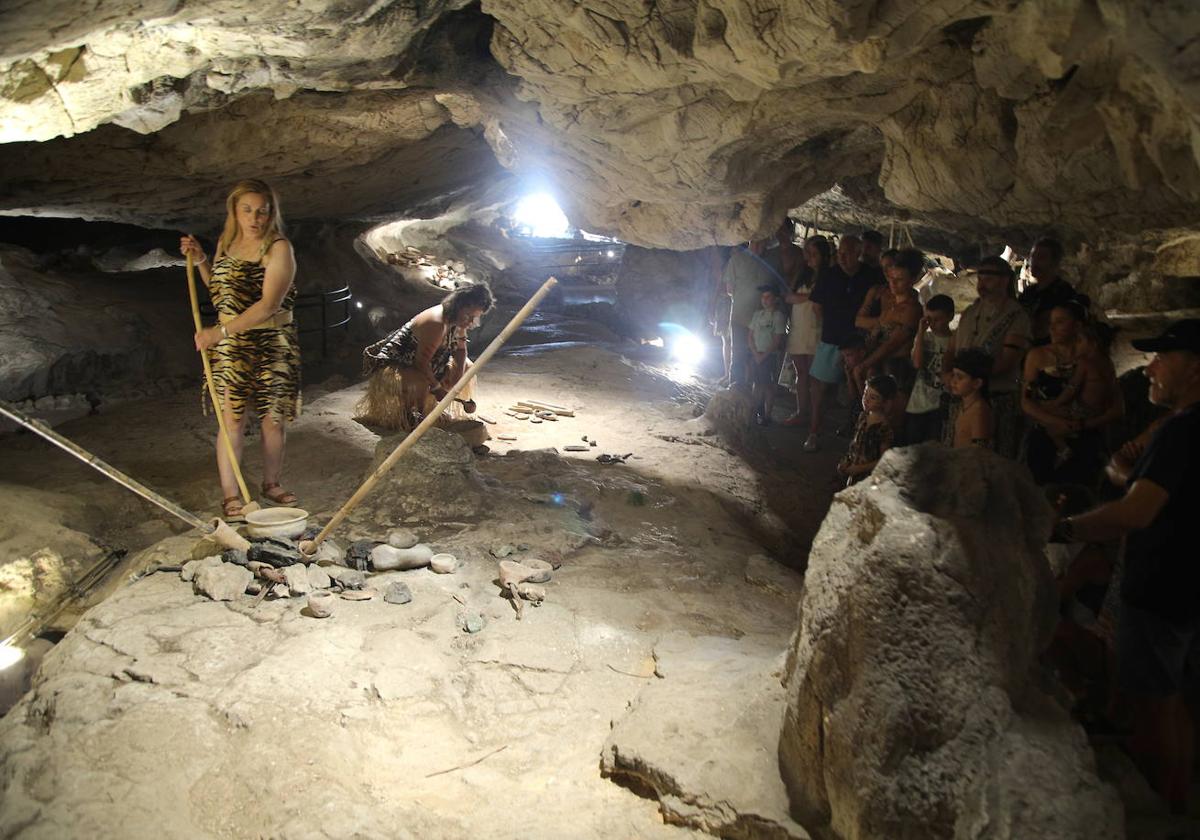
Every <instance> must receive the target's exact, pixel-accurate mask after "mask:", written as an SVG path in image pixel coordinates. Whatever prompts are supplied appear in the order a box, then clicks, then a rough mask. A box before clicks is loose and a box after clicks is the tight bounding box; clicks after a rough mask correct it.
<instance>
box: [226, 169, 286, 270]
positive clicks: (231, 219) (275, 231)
mask: <svg viewBox="0 0 1200 840" xmlns="http://www.w3.org/2000/svg"><path fill="white" fill-rule="evenodd" d="M247 193H256V194H257V195H261V196H265V197H266V199H267V202H268V203H269V205H270V207H271V220H270V222H268V224H267V231H266V233H265V234H264V235H263V241H264V242H268V243H269V242H273V241H274V240H275V239H277V238H279V237H280V236H283V215H282V214H281V213H280V212H279V196H277V195H276V194H275V190H274V189H273V188H272V187H271V185H270V184H268V183H267V182H266V181H260V180H258V179H257V178H248V179H247V180H245V181H238V182H237V183H236V184H234V185H233V189H232V190H230V191H229V196H228V197H227V198H226V199H225V228H224V230H222V231H221V238H220V239H218V240H217V251H218V252H219V253H222V254H227V253H229V246H230V245H232V244H233V241H234V240H235V239H237V238H238V236H240V235H241V230H240V229H239V228H238V223H237V203H238V199H240V198H241V197H242V196H244V195H246V194H247Z"/></svg>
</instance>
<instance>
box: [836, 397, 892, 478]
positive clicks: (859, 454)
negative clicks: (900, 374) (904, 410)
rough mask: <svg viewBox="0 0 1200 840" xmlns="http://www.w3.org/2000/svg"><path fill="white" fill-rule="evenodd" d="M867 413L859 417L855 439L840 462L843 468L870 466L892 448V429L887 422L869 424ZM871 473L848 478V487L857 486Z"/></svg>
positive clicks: (855, 426)
mask: <svg viewBox="0 0 1200 840" xmlns="http://www.w3.org/2000/svg"><path fill="white" fill-rule="evenodd" d="M868 419H869V418H868V417H867V412H865V411H864V412H863V413H862V414H860V415H858V421H857V422H856V423H855V424H854V438H853V439H852V440H851V441H850V448H849V449H848V450H847V451H846V454H845V455H844V456H842V460H841V462H840V464H841V466H842V467H843V468H845V467H850V466H854V465H855V464H869V463H871V462H872V461H878V460H879V459H880V458H882V457H883V453H884V452H886V451H887V450H888V449H891V447H892V427H891V425H890V424H889V423H888V421H887V420H882V421H880V422H878V423H870V422H868ZM867 475H869V473H867V474H864V475H852V476H847V478H846V486H847V487H849V486H850V485H852V484H857V483H858V482H860V481H862V480H863V479H864V478H866V477H867Z"/></svg>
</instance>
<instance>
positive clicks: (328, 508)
mask: <svg viewBox="0 0 1200 840" xmlns="http://www.w3.org/2000/svg"><path fill="white" fill-rule="evenodd" d="M689 387H690V386H688V385H687V384H686V383H684V384H683V385H682V386H681V385H680V384H678V383H675V382H673V381H672V380H671V379H670V378H668V377H665V376H663V375H662V374H661V372H658V371H656V370H655V369H653V368H651V367H648V366H646V365H644V364H641V363H638V362H634V361H631V360H629V359H626V358H623V357H622V356H620V355H619V354H615V353H613V352H610V351H608V350H603V349H598V348H594V347H592V348H589V347H568V348H558V349H554V348H535V349H530V350H528V351H526V352H521V353H517V354H515V355H510V356H505V357H501V358H498V359H496V360H495V361H494V362H493V363H492V366H491V367H489V368H488V370H486V371H485V372H484V374H483V375H482V376H481V384H480V390H479V393H478V395H477V400H478V402H479V411H480V413H481V414H485V415H487V416H489V417H491V418H494V419H495V420H497V421H498V422H497V424H496V425H495V426H492V427H490V430H491V432H492V434H493V437H494V438H495V439H494V440H492V441H491V446H492V452H491V454H489V455H486V456H483V457H480V458H478V459H476V460H474V461H473V463H471V465H470V469H469V471H468V472H469V473H470V475H469V476H468V477H469V479H470V483H468V484H466V485H463V487H461V488H460V487H458V486H457V485H454V484H453V483H451V484H448V485H447V487H446V493H447V494H448V495H447V497H446V498H441V499H433V500H431V499H427V498H426V499H420V498H416V497H415V496H412V495H406V491H405V487H404V482H403V481H402V480H397V481H395V482H393V483H391V484H389V485H388V486H386V487H385V486H384V485H383V484H381V485H380V488H378V489H377V493H376V494H375V495H374V496H373V497H371V499H370V502H369V503H364V505H363V508H361V509H360V510H361V511H362V513H361V515H356V517H353V518H352V520H351V521H350V522H349V523H347V524H346V525H344V526H343V528H344V529H345V530H344V531H341V532H336V533H335V534H334V538H335V539H339V540H340V541H341V542H342V544H343V545H345V544H346V542H347V541H348V540H349V539H352V538H360V537H363V536H374V537H375V538H377V539H383V538H384V536H385V535H386V532H387V530H388V528H390V527H395V526H404V527H409V528H411V529H413V530H415V531H416V532H417V533H418V534H420V535H421V536H422V538H423V539H424V540H425V541H427V542H429V543H431V544H432V545H433V546H434V547H435V548H436V549H439V550H446V551H450V552H452V553H455V554H456V555H457V556H458V557H459V558H460V559H461V560H462V561H463V565H462V567H461V568H460V569H459V571H458V572H457V573H456V574H453V575H447V576H439V575H434V574H433V573H431V572H430V571H429V570H427V569H421V570H414V571H410V572H392V573H385V574H383V575H377V576H376V577H375V578H373V579H372V582H371V585H372V587H373V588H376V589H378V590H380V591H382V590H384V589H386V588H387V585H388V584H389V583H390V582H392V581H395V580H402V581H404V582H405V583H407V584H408V585H409V587H410V589H411V590H412V592H413V595H414V599H413V601H412V603H410V604H407V605H403V606H396V605H392V604H388V603H384V602H383V601H382V600H380V599H379V598H376V599H374V600H371V601H367V602H350V601H338V602H337V604H336V608H335V613H334V615H333V616H332V617H331V618H329V619H326V620H323V621H322V620H317V619H313V618H309V617H307V616H306V615H305V614H304V613H302V612H301V609H302V607H303V606H304V600H303V599H302V598H293V599H286V598H285V599H279V600H267V601H265V602H263V603H261V604H260V605H258V606H254V605H253V599H252V598H251V597H250V596H243V598H241V599H239V600H236V601H233V602H227V603H223V602H213V601H210V600H208V599H207V598H205V597H202V596H199V595H195V594H193V591H192V587H191V585H190V584H188V583H185V582H183V581H181V580H180V579H179V576H178V575H177V574H174V573H166V572H160V573H157V574H152V575H149V576H146V577H142V578H140V579H138V580H136V581H135V582H129V580H128V577H129V575H128V573H129V572H132V571H136V570H138V569H140V568H143V567H145V566H146V565H148V564H149V563H155V562H158V563H170V562H180V561H182V560H185V559H187V554H188V552H189V551H190V547H191V545H193V543H194V540H193V539H192V538H191V537H190V536H187V535H181V534H180V533H179V530H180V529H178V528H176V527H175V526H174V525H173V524H172V523H169V522H168V521H166V520H165V519H164V518H163V516H162V515H160V514H159V513H158V511H157V510H156V509H155V508H152V507H150V506H149V505H147V504H146V503H144V502H142V501H140V500H138V499H137V498H136V497H134V496H133V495H132V494H130V493H128V492H127V491H125V490H123V489H121V488H119V487H117V486H116V485H115V484H113V483H111V482H109V481H107V480H105V479H103V478H101V477H100V476H99V475H98V474H96V473H93V472H92V471H90V470H88V469H87V468H86V467H84V466H83V465H82V464H79V463H78V462H75V461H73V460H72V459H69V458H68V457H67V456H66V455H65V454H63V453H59V452H58V451H57V450H54V449H52V448H51V447H49V445H48V444H45V443H44V442H41V441H40V440H38V439H35V438H33V437H32V436H29V435H22V436H16V437H13V436H10V437H8V438H6V439H5V445H4V447H3V450H2V454H0V458H2V459H3V460H2V463H0V470H2V471H3V474H4V476H5V482H6V484H5V486H4V493H5V495H6V497H9V498H10V499H11V500H12V501H13V505H12V506H9V510H13V511H19V512H20V517H21V519H20V521H14V518H13V516H11V515H10V516H9V518H8V520H7V522H6V525H5V529H4V531H3V532H0V536H2V537H3V539H4V540H6V541H7V543H6V546H5V547H6V548H7V549H8V550H9V551H14V550H18V549H22V550H25V551H31V550H33V549H32V548H31V547H36V546H40V545H48V546H54V545H63V546H69V545H70V544H69V543H68V542H66V541H64V540H65V538H66V536H68V535H73V538H74V539H75V540H76V541H77V543H76V544H75V548H78V549H79V550H83V549H82V548H80V546H84V545H85V543H86V541H87V540H88V539H90V540H91V541H92V549H91V550H92V551H93V553H95V552H97V551H101V550H103V549H105V548H107V547H111V546H119V545H127V546H132V547H135V548H138V547H142V546H146V547H145V548H144V549H143V550H141V551H140V552H137V553H135V554H133V555H131V557H130V558H129V559H127V561H126V562H125V565H124V567H123V569H122V575H120V576H114V580H113V582H112V583H111V584H110V585H109V586H108V587H107V588H106V589H105V591H104V593H103V594H104V595H106V596H107V597H106V598H104V599H103V600H100V601H99V602H98V603H97V602H96V599H93V600H92V601H90V602H89V605H93V604H94V606H91V609H90V610H89V611H87V612H85V613H83V615H82V617H81V618H79V620H78V624H76V625H75V627H74V629H73V630H72V631H71V632H69V633H68V634H67V636H66V637H65V638H64V639H63V641H62V642H60V643H59V644H58V645H57V646H56V647H55V648H54V649H53V650H51V651H50V653H49V654H48V655H47V656H46V657H45V659H44V661H43V663H42V667H41V670H40V672H39V674H38V676H37V678H36V680H35V684H34V688H33V690H32V691H31V692H30V693H29V694H28V695H26V697H25V698H24V699H23V700H22V701H21V702H20V703H19V704H18V705H17V706H16V707H14V708H13V709H12V710H11V711H10V712H9V713H8V714H7V715H6V716H5V718H4V719H3V721H0V766H2V767H3V768H4V776H3V778H4V781H3V785H4V792H3V805H4V807H3V808H2V809H0V811H2V812H3V814H2V816H0V833H2V834H4V835H5V836H20V837H61V836H79V835H81V834H88V835H92V836H118V835H119V836H125V837H141V836H154V837H248V836H254V837H258V836H262V837H267V836H270V837H348V836H361V837H408V836H411V837H475V836H487V837H639V838H643V837H644V838H651V837H670V836H685V835H691V834H693V833H697V832H698V831H699V830H700V829H704V830H707V831H708V832H711V833H718V834H725V833H731V832H740V831H744V830H746V826H747V825H754V826H758V827H759V828H761V827H762V826H764V825H770V826H772V827H773V828H772V829H771V830H772V831H778V832H781V833H780V834H779V836H794V837H801V836H804V834H803V832H802V830H801V829H799V827H797V826H794V825H792V824H791V823H790V821H789V820H788V819H787V816H786V798H785V796H784V794H783V790H782V785H781V783H780V781H779V779H778V773H777V770H776V763H777V762H776V758H775V740H776V738H777V733H778V725H779V715H780V714H781V713H782V690H781V688H780V685H779V675H780V673H781V669H782V657H783V654H784V652H785V650H786V648H787V645H788V641H789V637H790V635H791V632H792V629H793V627H794V625H795V611H796V605H797V601H798V597H799V583H800V578H799V575H797V574H796V573H795V572H792V571H789V570H788V569H786V568H784V567H783V566H782V565H779V564H776V563H774V562H772V561H770V560H768V559H766V558H765V557H763V555H764V554H765V553H767V552H766V551H765V550H764V548H763V544H764V541H765V542H772V541H779V540H781V539H783V540H785V541H786V534H785V533H783V532H786V531H787V530H788V526H787V524H786V523H784V522H783V520H781V519H780V517H779V515H778V513H777V512H776V511H777V510H779V509H794V508H795V507H796V506H797V505H805V504H808V505H827V504H828V497H829V490H830V488H829V483H828V480H827V478H826V476H827V475H828V474H829V472H828V471H829V470H830V469H831V465H832V462H833V459H834V458H835V457H836V455H834V454H832V453H823V454H822V455H821V456H818V457H817V458H815V459H814V460H813V463H814V464H815V465H817V466H816V467H814V471H815V472H819V473H820V478H819V479H812V480H804V477H803V475H794V476H793V480H792V481H791V483H790V485H781V484H780V483H779V481H780V480H781V479H779V477H775V478H773V479H770V480H767V481H765V480H764V478H763V474H762V473H761V472H760V471H759V470H756V469H754V468H753V467H752V466H751V465H750V464H749V463H747V461H745V460H744V459H743V458H741V457H739V456H738V455H736V454H734V453H732V452H730V451H728V450H727V449H725V448H724V447H723V446H722V445H721V444H720V442H719V440H718V438H717V437H716V436H714V435H713V434H712V433H711V430H710V429H708V427H707V424H706V423H705V421H704V420H703V419H696V418H694V417H693V413H694V412H693V407H692V405H691V404H689V403H687V402H686V400H685V399H684V397H685V396H686V393H687V392H688V390H689ZM360 394H361V386H360V385H349V384H348V383H346V382H338V381H327V382H326V383H323V384H322V385H321V386H319V387H312V388H309V389H306V406H305V412H304V416H303V417H302V418H301V419H300V420H298V421H297V422H296V423H295V425H294V427H293V428H292V430H291V433H290V437H289V449H288V453H289V454H288V459H289V463H288V467H287V470H286V475H287V479H288V480H287V484H288V486H289V487H290V488H291V489H293V490H295V492H297V494H298V495H299V496H300V497H301V503H302V504H303V505H304V506H305V507H306V508H308V509H309V510H310V511H313V512H314V515H315V518H316V521H318V522H322V521H326V520H327V518H328V516H329V515H330V514H331V513H332V512H333V510H335V509H336V507H337V506H338V505H340V503H341V502H342V501H343V500H344V499H346V498H348V496H349V495H350V494H351V492H352V491H353V490H354V489H355V488H356V487H357V486H358V484H359V482H360V480H361V479H362V478H363V476H364V474H365V472H366V470H367V468H368V466H369V465H370V463H371V460H372V458H373V457H374V456H375V449H376V444H377V443H378V441H379V438H378V437H377V436H376V435H375V434H373V433H372V432H371V431H369V430H367V429H366V428H364V427H362V426H361V425H359V424H357V423H355V422H354V421H353V419H352V417H351V415H352V410H353V405H354V403H355V402H356V400H357V399H358V397H359V396H360ZM198 396H199V395H198V393H187V394H176V395H172V396H168V397H162V398H159V399H156V400H153V401H146V402H139V403H126V404H122V405H117V406H114V407H112V408H111V409H110V410H107V411H105V412H103V413H101V414H100V415H97V416H93V417H89V418H83V419H81V420H77V421H73V422H71V423H68V424H65V425H64V426H62V427H60V431H61V432H63V433H64V434H66V435H67V436H69V437H71V438H72V439H74V440H77V441H78V442H80V443H81V444H83V445H84V446H86V447H88V448H90V449H93V450H94V451H95V452H96V453H97V454H98V455H101V457H104V458H105V459H106V460H109V461H110V462H111V463H113V464H114V465H115V466H117V467H119V468H120V469H123V470H126V471H128V472H129V473H130V474H132V475H134V476H136V477H137V478H138V479H139V480H142V481H144V482H145V483H147V484H149V485H151V486H152V487H154V488H156V489H158V490H160V491H161V492H164V493H165V494H166V495H167V496H169V497H171V498H172V499H174V500H176V501H178V502H179V503H181V504H182V505H183V506H184V507H187V508H189V509H191V510H193V511H195V512H197V513H202V512H208V513H212V512H214V510H215V502H216V497H217V496H218V495H219V493H218V491H217V488H216V485H215V468H214V466H213V465H212V463H211V432H210V430H209V427H208V423H209V421H208V419H207V418H204V417H203V416H201V414H200V412H199V411H198V403H197V400H198ZM520 398H534V399H541V400H545V401H548V402H552V403H557V404H561V405H566V406H568V407H571V408H573V409H575V410H576V417H574V418H562V419H560V420H559V421H557V422H553V423H551V422H545V423H542V424H540V425H531V424H529V423H528V422H521V421H516V420H514V419H512V418H510V417H507V416H506V415H505V413H504V409H505V408H506V407H507V406H508V405H510V404H511V403H513V402H515V401H516V400H517V399H520ZM502 434H503V435H511V436H513V437H515V438H516V439H515V440H512V441H501V440H499V439H498V436H499V435H502ZM585 435H586V436H588V437H589V438H596V439H598V441H599V445H598V446H597V447H595V448H592V447H589V448H588V451H585V452H578V453H575V452H566V451H563V449H562V448H563V447H564V446H565V445H568V444H576V443H582V438H583V436H585ZM256 443H257V441H256V440H251V441H249V442H248V447H247V451H248V453H249V454H248V457H247V459H246V460H247V465H246V473H247V481H248V482H250V483H256V481H257V471H258V470H257V464H258V456H257V453H255V451H254V450H255V448H256ZM548 447H556V448H557V449H558V452H557V453H555V452H550V451H546V449H547V448H548ZM597 453H609V454H619V455H625V454H626V453H633V457H631V458H630V459H629V461H628V462H627V464H626V465H624V466H603V465H600V464H598V463H597V462H596V460H595V457H596V454H597ZM401 463H403V461H402V462H401ZM396 472H397V473H399V472H401V468H400V467H397V471H396ZM771 481H773V482H775V483H770V482H771ZM781 488H782V489H781ZM785 491H786V495H787V497H788V498H787V505H785V506H784V507H783V508H778V507H777V506H773V505H772V504H771V497H777V496H781V495H784V494H785ZM559 494H561V496H560V495H559ZM554 499H565V500H566V501H565V503H563V504H556V503H555V502H554V501H553V500H554ZM548 500H551V501H548ZM823 509H824V508H822V510H821V511H819V512H814V513H812V514H810V515H812V516H815V517H816V521H819V518H820V516H819V514H820V513H823ZM781 534H783V535H782V536H781ZM501 543H509V544H512V545H519V544H524V545H525V546H526V550H527V551H529V552H530V553H531V554H532V555H534V556H538V555H541V556H550V555H556V556H561V558H562V567H561V569H559V570H558V571H557V572H555V574H554V577H553V579H552V581H551V582H550V583H549V584H548V585H547V590H548V594H547V599H546V603H545V604H543V605H542V606H540V607H536V608H535V607H532V606H526V608H525V611H524V613H525V615H524V619H523V620H520V621H518V620H516V618H515V615H514V610H513V606H512V604H511V603H510V602H509V601H508V600H507V599H505V598H503V597H500V594H499V588H498V587H497V586H496V585H495V584H494V582H493V581H494V578H495V573H496V563H495V559H494V558H493V557H492V556H491V555H490V554H489V550H490V549H493V548H495V547H496V546H497V545H499V544H501ZM69 550H71V549H70V548H69V547H68V548H67V549H64V550H63V551H64V553H67V552H68V551H69ZM465 612H478V613H480V614H481V615H482V616H483V617H484V619H485V620H486V626H485V627H484V629H483V630H482V631H481V632H479V633H477V634H474V635H469V634H466V633H464V632H463V631H462V629H461V622H462V619H463V615H464V613H465ZM72 620H73V619H72ZM731 744H732V745H735V746H734V747H733V748H731V747H730V745H731ZM602 768H603V770H604V771H605V772H604V773H602ZM606 773H611V774H613V775H615V776H616V777H618V778H617V781H619V782H621V784H617V783H614V781H613V780H610V779H608V778H606V777H605V775H606ZM635 790H636V791H638V792H634V791H635ZM656 798H657V799H659V800H661V801H655V799H656ZM746 820H749V821H750V822H746Z"/></svg>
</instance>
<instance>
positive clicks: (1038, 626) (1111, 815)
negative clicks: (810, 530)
mask: <svg viewBox="0 0 1200 840" xmlns="http://www.w3.org/2000/svg"><path fill="white" fill-rule="evenodd" d="M1014 523H1020V524H1021V527H1020V528H1018V529H1016V530H1014V527H1013V526H1014ZM1049 526H1050V509H1049V506H1048V505H1047V504H1046V503H1045V502H1044V501H1043V499H1042V496H1041V494H1040V491H1039V490H1038V489H1037V488H1036V487H1035V486H1034V485H1033V484H1032V483H1031V482H1030V481H1029V480H1028V479H1027V478H1026V477H1025V476H1024V475H1023V474H1022V473H1021V471H1020V470H1019V469H1018V468H1017V467H1016V465H1014V464H1012V463H1010V462H1008V461H1005V460H1003V459H1001V458H999V457H997V456H994V455H992V454H991V453H987V452H983V451H979V450H948V449H944V448H941V447H937V446H933V445H923V446H918V447H907V448H904V449H900V450H892V451H890V452H888V453H887V454H886V456H885V457H884V459H883V460H882V461H881V462H880V465H879V467H877V468H876V470H875V472H874V474H873V475H872V476H871V478H869V479H868V480H867V481H864V482H862V483H861V484H858V485H856V486H855V487H853V488H851V489H849V490H847V491H844V492H843V493H841V494H839V495H838V496H837V497H836V499H835V500H834V504H833V507H832V509H831V510H830V512H829V515H828V516H827V517H826V519H825V522H824V523H823V525H822V527H821V531H820V533H819V534H818V536H817V539H816V541H815V542H814V544H813V550H812V553H811V555H810V556H809V565H808V572H807V575H806V578H805V590H804V595H803V598H802V600H801V604H800V628H799V630H798V631H797V635H796V636H795V638H794V642H793V649H792V652H791V655H790V659H789V663H788V669H787V677H786V684H787V694H788V701H787V702H788V709H787V714H786V716H785V719H784V724H783V730H782V735H781V737H780V742H779V757H780V764H781V767H782V770H783V775H784V780H785V782H786V784H787V787H788V791H789V794H790V797H791V811H792V816H793V817H794V818H795V819H796V820H797V821H798V822H800V823H801V824H802V825H804V826H805V827H806V828H808V829H809V830H810V831H814V832H816V833H818V834H819V835H822V836H826V837H837V838H844V840H852V838H863V839H864V840H865V838H874V837H889V838H914V840H915V838H973V840H974V838H1010V837H1011V838H1018V837H1043V838H1079V840H1083V838H1099V837H1106V838H1113V837H1119V836H1122V832H1121V828H1120V826H1121V824H1122V822H1121V810H1120V804H1119V802H1118V800H1117V798H1116V796H1115V794H1114V793H1113V792H1112V791H1111V790H1110V789H1108V788H1107V786H1105V785H1103V784H1101V783H1100V782H1099V780H1098V779H1097V777H1096V773H1095V768H1094V762H1093V757H1092V753H1091V751H1090V748H1089V747H1088V744H1087V741H1086V740H1085V738H1084V735H1083V732H1082V730H1081V729H1080V728H1079V727H1078V725H1076V724H1075V723H1074V722H1072V721H1071V720H1070V719H1069V718H1068V717H1067V715H1066V714H1065V712H1064V711H1063V710H1062V709H1061V708H1060V707H1058V706H1057V705H1056V704H1055V702H1054V701H1053V700H1051V699H1050V698H1049V697H1048V696H1046V695H1045V694H1044V693H1043V692H1042V691H1041V690H1040V689H1039V687H1038V685H1037V680H1036V679H1035V676H1034V673H1033V669H1034V666H1035V657H1036V656H1037V655H1038V653H1039V652H1040V651H1041V650H1043V648H1044V646H1045V644H1046V643H1047V642H1048V640H1049V634H1050V631H1051V629H1052V627H1053V624H1054V620H1055V615H1056V612H1055V599H1054V597H1053V591H1054V590H1053V580H1052V577H1051V573H1050V569H1049V566H1048V565H1047V563H1046V560H1045V558H1044V556H1043V553H1042V548H1043V545H1044V541H1045V538H1046V535H1047V533H1048V531H1049Z"/></svg>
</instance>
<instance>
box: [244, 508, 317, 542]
mask: <svg viewBox="0 0 1200 840" xmlns="http://www.w3.org/2000/svg"><path fill="white" fill-rule="evenodd" d="M306 527H308V511H306V510H302V509H300V508H289V507H277V508H263V509H262V510H255V511H251V512H250V513H247V514H246V531H247V532H249V534H250V536H252V537H287V538H288V539H295V538H296V537H298V536H300V535H301V534H303V533H304V529H305V528H306Z"/></svg>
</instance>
